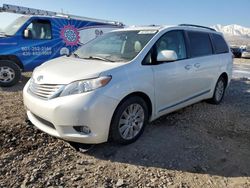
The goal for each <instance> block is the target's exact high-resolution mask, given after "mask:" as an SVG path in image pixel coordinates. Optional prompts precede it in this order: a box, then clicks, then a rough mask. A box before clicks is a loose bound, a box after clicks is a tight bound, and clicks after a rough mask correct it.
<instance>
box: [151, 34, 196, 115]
mask: <svg viewBox="0 0 250 188" xmlns="http://www.w3.org/2000/svg"><path fill="white" fill-rule="evenodd" d="M162 50H173V51H175V52H176V54H177V61H173V62H161V63H159V62H157V61H156V58H154V59H155V61H156V63H155V65H153V66H152V69H153V72H154V84H155V102H156V109H157V113H158V114H164V113H165V112H166V111H167V110H170V109H171V108H174V107H176V106H178V105H180V104H182V103H184V102H186V101H187V100H188V98H190V97H192V96H193V93H194V87H195V78H194V77H193V71H194V69H193V68H192V64H191V61H192V60H191V59H188V58H187V50H186V44H185V38H184V32H183V31H180V30H177V31H170V32H167V33H166V34H164V35H163V36H162V37H161V38H160V39H159V40H158V41H157V42H156V44H155V46H154V52H153V54H155V55H154V56H156V54H158V53H159V52H160V51H162Z"/></svg>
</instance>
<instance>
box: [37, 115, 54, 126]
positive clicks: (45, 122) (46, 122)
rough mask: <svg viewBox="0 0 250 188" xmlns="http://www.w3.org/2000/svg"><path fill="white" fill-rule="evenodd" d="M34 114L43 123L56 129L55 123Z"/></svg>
mask: <svg viewBox="0 0 250 188" xmlns="http://www.w3.org/2000/svg"><path fill="white" fill-rule="evenodd" d="M33 116H35V118H36V119H37V120H38V121H40V122H41V123H43V124H44V125H47V126H48V127H50V128H52V129H56V128H55V126H54V125H53V123H51V122H49V121H47V120H45V119H43V118H41V117H39V116H37V115H35V114H33Z"/></svg>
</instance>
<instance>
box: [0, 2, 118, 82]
mask: <svg viewBox="0 0 250 188" xmlns="http://www.w3.org/2000/svg"><path fill="white" fill-rule="evenodd" d="M0 12H11V13H20V14H26V15H25V16H20V17H19V18H17V19H16V20H15V21H14V22H13V23H11V24H10V25H9V26H8V27H7V28H6V29H5V30H4V31H2V32H1V33H0V45H1V48H0V86H12V85H14V84H16V83H17V82H18V81H19V79H20V76H21V71H32V70H33V69H34V68H35V67H37V66H39V65H41V64H42V63H43V62H45V61H48V60H50V59H53V58H56V57H59V56H62V55H69V54H71V53H72V52H74V51H75V50H77V49H78V48H79V47H80V46H82V45H85V44H87V43H88V42H89V41H91V40H93V39H95V38H97V37H98V36H101V35H102V34H103V33H106V32H108V31H111V30H113V29H117V28H121V27H122V26H123V25H122V23H118V22H113V21H106V20H99V19H92V18H86V17H79V16H74V15H68V14H60V13H56V12H50V11H43V10H38V9H30V8H26V7H19V6H13V5H3V7H0Z"/></svg>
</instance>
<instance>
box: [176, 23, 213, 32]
mask: <svg viewBox="0 0 250 188" xmlns="http://www.w3.org/2000/svg"><path fill="white" fill-rule="evenodd" d="M178 26H188V27H198V28H203V29H209V30H211V31H216V30H215V29H213V28H211V27H206V26H202V25H194V24H179V25H178Z"/></svg>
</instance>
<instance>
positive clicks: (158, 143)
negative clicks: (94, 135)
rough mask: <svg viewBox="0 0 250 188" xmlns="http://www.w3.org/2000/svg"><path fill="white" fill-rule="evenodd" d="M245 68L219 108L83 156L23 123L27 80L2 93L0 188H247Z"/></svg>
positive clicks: (182, 116) (241, 63)
mask: <svg viewBox="0 0 250 188" xmlns="http://www.w3.org/2000/svg"><path fill="white" fill-rule="evenodd" d="M249 65H250V60H244V59H236V60H235V66H234V79H233V81H232V82H231V85H230V87H229V88H228V90H227V92H226V95H225V98H224V101H223V103H222V104H221V105H218V106H215V105H211V104H207V103H206V102H200V103H197V104H195V105H192V106H190V107H187V108H185V109H182V110H179V111H177V112H174V113H171V114H169V115H166V116H163V117H161V118H160V119H158V120H156V121H154V122H152V123H151V124H150V125H148V126H147V127H146V130H145V132H144V134H143V135H142V137H141V138H140V139H139V140H138V141H137V142H136V143H134V144H131V145H127V146H119V145H116V144H112V143H106V144H100V145H97V146H95V147H94V148H93V149H91V150H89V151H88V152H86V153H80V152H77V151H75V150H74V149H72V148H71V147H70V146H69V144H68V143H67V142H64V141H62V140H59V139H55V138H53V137H51V136H48V135H47V134H45V133H42V132H40V131H39V130H37V129H35V128H34V127H33V126H32V125H30V124H29V123H27V122H26V115H25V109H24V107H23V103H22V88H23V86H24V84H25V83H26V82H27V80H28V79H29V76H30V74H25V75H24V77H23V79H22V82H20V83H19V84H18V85H17V86H15V87H12V88H4V89H3V88H1V89H0V119H1V121H0V187H50V186H51V187H174V188H177V187H180V188H181V187H212V188H214V187H231V188H235V187H250V160H249V159H250V81H249V80H248V79H246V78H241V77H245V76H241V75H239V71H246V70H247V71H249ZM246 67H247V68H246ZM246 74H247V75H248V73H246ZM244 75H245V73H244Z"/></svg>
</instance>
